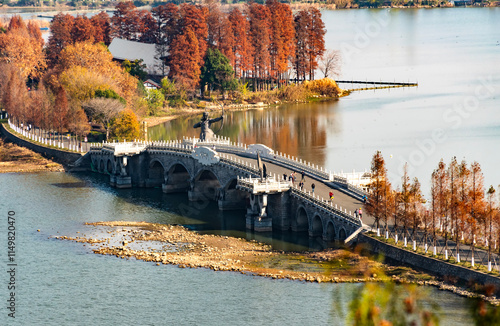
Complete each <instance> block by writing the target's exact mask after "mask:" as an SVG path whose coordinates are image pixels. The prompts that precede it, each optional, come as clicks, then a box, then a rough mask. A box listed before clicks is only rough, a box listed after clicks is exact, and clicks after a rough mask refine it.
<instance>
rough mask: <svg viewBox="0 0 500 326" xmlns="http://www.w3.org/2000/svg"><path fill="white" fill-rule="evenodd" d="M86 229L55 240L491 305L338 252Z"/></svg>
mask: <svg viewBox="0 0 500 326" xmlns="http://www.w3.org/2000/svg"><path fill="white" fill-rule="evenodd" d="M86 225H88V226H91V227H93V228H95V229H94V230H98V229H99V228H100V229H99V230H101V232H102V235H101V236H95V235H93V236H86V235H83V236H75V237H69V236H55V237H53V238H56V239H61V240H71V241H77V242H81V243H87V244H91V246H92V247H94V246H97V248H95V247H94V248H92V252H93V253H95V254H100V255H111V256H116V257H118V258H122V259H133V258H134V259H138V260H143V261H148V262H153V263H156V265H158V266H160V265H162V264H165V265H177V266H178V267H179V268H207V269H212V270H214V271H232V272H239V273H242V274H246V275H253V276H263V277H269V278H272V279H288V280H295V281H304V282H317V283H322V282H331V283H363V282H386V281H393V282H395V283H398V284H409V283H411V284H417V285H421V286H423V285H427V286H433V287H436V288H438V289H440V290H444V291H450V292H453V293H455V294H457V295H460V296H463V297H468V298H481V299H483V300H485V301H488V302H490V303H491V304H494V305H499V304H500V300H498V299H497V298H495V297H487V296H485V295H481V294H477V293H473V292H471V291H468V290H466V289H463V288H461V287H459V286H455V285H450V284H446V283H445V282H443V281H440V280H438V279H436V278H435V277H433V276H430V275H427V274H425V273H421V272H417V271H414V270H412V269H410V268H403V267H399V266H398V267H393V266H387V265H384V264H382V263H379V262H376V261H374V260H370V259H368V258H367V257H365V256H362V255H359V254H357V253H353V252H351V251H348V250H344V249H327V250H324V251H319V252H282V251H275V250H272V248H271V247H270V246H268V245H266V244H263V243H259V242H256V241H253V240H252V241H248V240H246V239H242V238H235V237H229V236H219V235H210V234H200V233H197V232H194V231H190V230H188V229H186V228H185V227H183V226H178V225H162V224H155V223H147V222H126V221H114V222H97V223H87V224H86Z"/></svg>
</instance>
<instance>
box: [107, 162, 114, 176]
mask: <svg viewBox="0 0 500 326" xmlns="http://www.w3.org/2000/svg"><path fill="white" fill-rule="evenodd" d="M113 165H114V164H113V162H112V161H111V158H108V159H107V160H106V172H108V173H109V174H113V170H114V169H113Z"/></svg>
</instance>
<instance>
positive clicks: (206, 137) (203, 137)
mask: <svg viewBox="0 0 500 326" xmlns="http://www.w3.org/2000/svg"><path fill="white" fill-rule="evenodd" d="M223 119H224V108H223V109H222V115H221V116H220V117H218V118H215V119H209V118H208V112H204V113H203V117H202V118H201V121H200V122H198V123H197V124H195V125H194V126H193V128H201V129H200V141H210V140H212V138H213V137H214V135H215V134H216V133H217V132H219V131H220V130H221V129H222V124H221V126H220V128H219V130H217V131H216V132H215V133H214V132H213V131H212V129H210V125H211V124H212V123H214V122H218V121H221V120H222V122H223V123H224V120H223Z"/></svg>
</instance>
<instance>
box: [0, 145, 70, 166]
mask: <svg viewBox="0 0 500 326" xmlns="http://www.w3.org/2000/svg"><path fill="white" fill-rule="evenodd" d="M41 171H64V168H63V166H62V165H61V164H59V163H55V162H53V161H51V160H47V159H45V158H44V157H42V156H41V155H40V154H37V153H35V152H33V151H31V150H29V149H27V148H24V147H20V146H17V145H15V144H12V143H6V142H4V141H3V139H1V138H0V173H10V172H41Z"/></svg>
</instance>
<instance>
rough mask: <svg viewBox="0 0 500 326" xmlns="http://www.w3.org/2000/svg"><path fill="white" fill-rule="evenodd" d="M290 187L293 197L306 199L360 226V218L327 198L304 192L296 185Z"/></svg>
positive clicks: (325, 210)
mask: <svg viewBox="0 0 500 326" xmlns="http://www.w3.org/2000/svg"><path fill="white" fill-rule="evenodd" d="M290 189H291V195H292V196H294V197H298V198H301V199H302V200H304V201H307V202H309V203H311V204H312V205H314V206H316V207H318V208H320V209H321V210H323V211H324V212H325V213H329V214H334V215H337V216H339V217H341V218H343V219H345V220H347V221H349V222H351V223H352V224H354V225H355V226H357V227H361V226H362V222H361V220H360V219H359V218H358V217H356V216H354V215H353V214H352V212H348V211H347V209H345V208H344V209H342V207H339V206H338V205H337V204H335V205H334V204H333V203H332V202H329V201H328V200H325V199H324V198H320V197H319V196H317V195H315V194H314V193H311V192H306V191H304V190H300V188H298V187H297V186H295V187H292V188H290Z"/></svg>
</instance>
